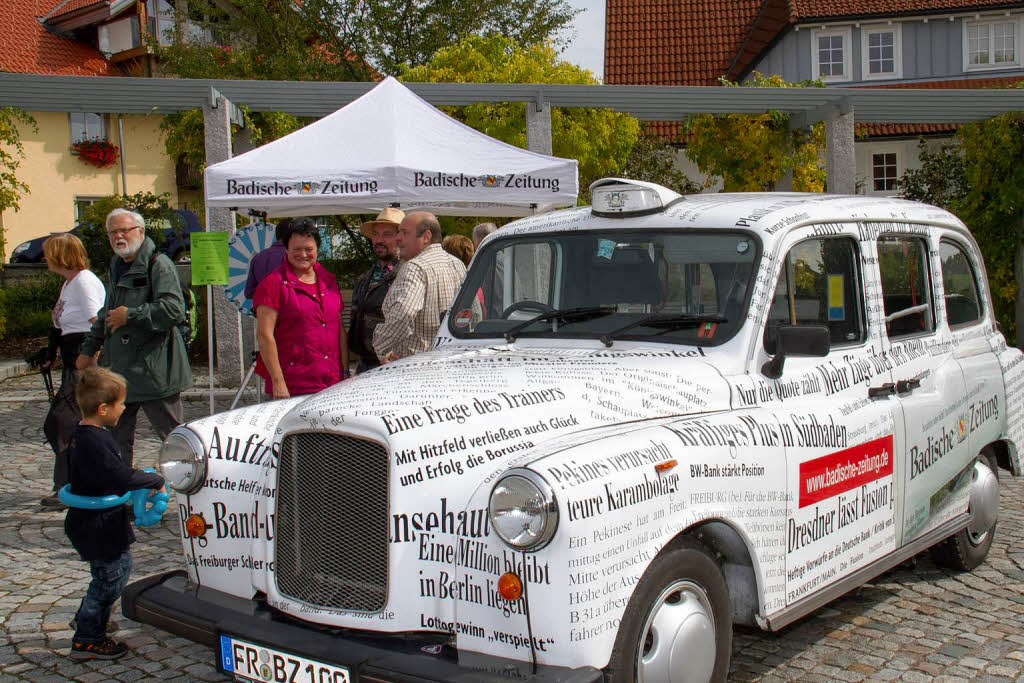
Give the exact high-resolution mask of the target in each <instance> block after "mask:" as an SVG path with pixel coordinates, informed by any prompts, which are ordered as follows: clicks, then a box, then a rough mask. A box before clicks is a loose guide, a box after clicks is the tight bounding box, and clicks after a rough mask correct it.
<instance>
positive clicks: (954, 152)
mask: <svg viewBox="0 0 1024 683" xmlns="http://www.w3.org/2000/svg"><path fill="white" fill-rule="evenodd" d="M917 147H918V158H919V159H920V163H921V167H920V168H909V169H907V170H906V172H904V174H903V177H902V178H900V179H899V182H898V183H897V187H898V188H899V190H900V193H901V194H902V195H903V196H904V197H906V198H907V199H914V200H916V201H919V202H925V203H927V204H934V205H935V206H941V207H942V208H944V209H951V208H952V206H953V203H954V202H956V201H957V200H960V199H963V197H964V196H965V195H966V194H967V175H966V173H967V169H966V167H965V166H964V155H963V149H962V148H961V146H960V144H959V142H957V141H956V140H954V141H953V142H949V143H945V144H942V145H939V146H938V147H936V148H935V149H932V147H931V146H929V144H928V142H927V141H926V140H925V139H924V138H921V139H920V140H919V141H918V145H917Z"/></svg>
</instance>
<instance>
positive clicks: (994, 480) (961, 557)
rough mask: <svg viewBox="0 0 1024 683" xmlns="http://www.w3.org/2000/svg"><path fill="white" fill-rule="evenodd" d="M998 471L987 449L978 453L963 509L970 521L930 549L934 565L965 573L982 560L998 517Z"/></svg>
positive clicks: (990, 545) (989, 545) (994, 530)
mask: <svg viewBox="0 0 1024 683" xmlns="http://www.w3.org/2000/svg"><path fill="white" fill-rule="evenodd" d="M998 471H999V470H998V467H997V466H996V461H995V458H994V457H992V454H991V453H990V452H989V451H988V450H985V451H982V453H981V454H980V455H979V456H978V459H977V460H976V461H975V463H974V471H973V472H972V473H971V483H970V491H971V499H970V504H969V505H968V507H967V509H968V512H970V514H971V521H970V522H969V523H968V525H967V527H966V528H964V529H961V530H960V531H958V532H956V533H955V534H953V535H952V536H950V537H949V538H947V539H946V540H945V541H942V542H941V543H938V544H937V545H934V546H932V548H931V554H932V559H933V560H934V561H935V564H937V565H939V566H942V567H948V568H950V569H956V570H959V571H966V572H969V571H971V570H972V569H974V568H975V567H977V566H978V565H980V564H981V563H982V562H984V561H985V558H986V557H987V556H988V551H989V548H991V547H992V538H993V537H994V536H995V534H996V518H997V517H998V515H999V475H998Z"/></svg>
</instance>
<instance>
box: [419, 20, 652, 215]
mask: <svg viewBox="0 0 1024 683" xmlns="http://www.w3.org/2000/svg"><path fill="white" fill-rule="evenodd" d="M402 78H403V80H406V81H416V82H430V83H565V84H596V83H597V80H596V79H595V78H594V76H593V75H592V74H591V73H590V72H589V71H587V70H585V69H582V68H580V67H578V66H575V65H573V64H570V63H568V62H565V61H562V60H560V59H558V54H557V52H556V51H555V48H554V46H553V45H551V44H550V43H548V44H544V45H532V46H522V45H518V44H517V43H516V42H515V41H514V40H513V39H511V38H505V37H502V36H491V37H486V38H485V37H479V36H470V37H468V38H466V39H465V40H463V41H461V42H460V43H458V44H456V45H453V46H451V47H449V48H446V49H444V50H440V51H439V52H438V53H437V54H436V55H434V57H433V59H431V60H430V62H429V63H428V64H425V65H423V66H420V67H414V68H408V69H406V70H405V72H404V73H403V75H402ZM526 106H527V105H526V103H524V102H493V103H492V102H486V103H478V104H471V105H467V106H464V107H446V108H445V111H446V112H447V113H448V114H450V115H451V116H454V117H455V118H456V119H458V120H460V121H462V122H463V123H465V124H466V125H468V126H470V127H471V128H475V129H476V130H479V131H481V132H482V133H485V134H487V135H489V136H491V137H493V138H496V139H498V140H502V141H504V142H507V143H509V144H511V145H515V146H517V147H526ZM531 106H532V104H531ZM639 132H640V124H639V122H638V121H637V120H636V119H634V118H633V117H631V116H629V115H627V114H619V113H616V112H613V111H611V110H608V109H585V108H564V109H563V108H557V107H555V108H552V111H551V139H552V146H553V149H552V152H553V153H554V154H555V156H560V157H566V158H569V159H576V160H577V161H578V162H579V171H580V187H581V189H582V190H583V191H582V192H581V195H583V198H584V199H585V198H586V191H585V188H586V187H587V186H588V185H589V184H590V183H591V182H592V181H594V180H597V179H598V178H602V177H605V176H614V175H619V174H621V173H622V171H623V169H624V168H625V165H626V159H627V157H628V156H629V153H630V151H631V150H632V149H633V145H634V144H635V143H636V140H637V137H638V135H639Z"/></svg>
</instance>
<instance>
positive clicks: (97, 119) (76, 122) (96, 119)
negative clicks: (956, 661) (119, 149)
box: [71, 111, 107, 143]
mask: <svg viewBox="0 0 1024 683" xmlns="http://www.w3.org/2000/svg"><path fill="white" fill-rule="evenodd" d="M106 138H107V120H106V117H104V116H103V114H92V113H89V112H80V111H73V112H71V142H72V143H75V142H80V141H82V140H106Z"/></svg>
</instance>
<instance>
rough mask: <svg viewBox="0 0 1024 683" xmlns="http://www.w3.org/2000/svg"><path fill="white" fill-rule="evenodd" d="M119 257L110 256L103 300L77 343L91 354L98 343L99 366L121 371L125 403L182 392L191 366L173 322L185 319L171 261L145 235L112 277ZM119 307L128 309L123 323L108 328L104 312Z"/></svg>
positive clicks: (87, 353) (190, 374)
mask: <svg viewBox="0 0 1024 683" xmlns="http://www.w3.org/2000/svg"><path fill="white" fill-rule="evenodd" d="M120 258H121V257H120V256H117V255H115V256H114V258H113V259H112V260H111V262H110V274H109V277H108V279H107V281H108V283H109V284H108V285H107V300H106V303H105V305H104V306H103V308H101V309H100V312H99V313H98V314H97V317H96V322H94V323H93V325H92V330H91V331H90V332H89V334H88V336H86V338H85V341H83V342H82V350H81V353H83V354H86V355H90V356H91V355H92V354H94V353H96V351H97V349H99V348H101V347H102V349H103V353H101V354H100V361H99V362H100V365H103V366H106V367H109V368H110V369H111V370H113V371H114V372H117V373H119V374H121V375H124V378H125V379H126V380H127V382H128V396H127V398H126V400H127V402H128V403H137V402H142V401H152V400H155V399H158V398H165V397H167V396H171V395H173V394H177V393H179V392H181V391H184V390H185V389H188V388H189V387H190V386H192V369H191V368H190V367H189V364H188V355H187V353H186V351H185V342H184V341H183V340H182V338H181V333H180V332H178V329H177V327H176V325H177V324H178V323H179V322H183V321H184V320H185V298H184V297H183V296H182V294H181V284H180V283H179V282H178V274H177V273H176V272H175V270H174V264H173V263H171V260H170V259H169V258H167V256H165V255H163V254H158V253H156V245H155V244H153V240H151V239H149V238H148V237H147V238H146V239H145V241H144V242H143V243H142V247H141V248H140V249H139V253H138V255H137V256H136V257H135V260H134V261H132V264H131V266H130V267H129V268H128V270H127V271H126V272H125V274H124V275H123V276H121V279H120V280H118V281H116V282H115V277H116V275H115V270H114V266H115V264H116V263H117V262H118V261H119V260H120ZM151 260H152V261H153V267H152V270H150V265H149V263H150V261H151ZM150 273H152V276H153V282H152V284H151V283H150V281H149V279H150ZM120 306H124V307H126V308H127V309H128V322H127V323H126V324H125V325H123V326H121V327H119V328H117V331H115V332H111V331H110V330H108V329H107V326H106V320H107V311H108V310H110V309H115V308H118V307H120Z"/></svg>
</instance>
